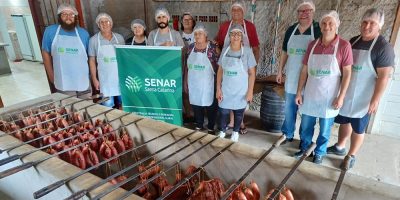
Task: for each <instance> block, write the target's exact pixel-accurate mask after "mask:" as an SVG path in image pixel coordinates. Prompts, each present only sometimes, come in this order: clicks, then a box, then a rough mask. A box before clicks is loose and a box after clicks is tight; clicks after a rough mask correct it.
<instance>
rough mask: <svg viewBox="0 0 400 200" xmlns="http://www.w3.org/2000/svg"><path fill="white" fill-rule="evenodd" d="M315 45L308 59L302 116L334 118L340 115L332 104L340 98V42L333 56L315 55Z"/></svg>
mask: <svg viewBox="0 0 400 200" xmlns="http://www.w3.org/2000/svg"><path fill="white" fill-rule="evenodd" d="M319 41H320V40H319V39H318V41H317V42H316V43H315V45H314V46H313V48H312V49H311V52H310V57H309V59H308V78H307V83H306V87H305V89H304V100H303V105H301V106H300V108H299V111H300V113H301V114H306V115H309V116H312V117H318V118H332V117H335V116H337V115H338V113H339V109H337V110H335V109H334V108H333V106H332V102H333V101H334V99H335V98H336V97H337V96H338V92H339V87H340V76H341V73H340V68H339V64H338V61H337V59H336V53H337V49H338V45H339V41H338V42H337V43H336V44H335V50H334V53H333V54H313V52H314V49H315V46H317V44H318V42H319Z"/></svg>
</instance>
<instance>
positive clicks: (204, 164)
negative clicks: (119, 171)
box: [121, 142, 234, 200]
mask: <svg viewBox="0 0 400 200" xmlns="http://www.w3.org/2000/svg"><path fill="white" fill-rule="evenodd" d="M232 144H234V142H232V143H230V144H229V145H228V146H226V147H224V148H223V149H222V150H221V151H219V152H218V153H216V154H215V155H214V156H213V157H211V158H210V159H208V160H207V161H206V162H205V163H203V164H202V165H201V166H200V167H199V168H197V169H196V171H194V172H193V173H192V174H190V175H188V176H187V177H185V178H184V179H182V180H181V181H179V182H178V183H177V184H175V185H174V187H172V188H171V189H170V190H168V192H166V193H165V194H162V195H161V196H160V197H158V198H157V200H161V199H164V198H165V197H167V196H168V195H170V194H172V193H173V192H174V191H175V190H176V189H178V188H179V187H180V186H181V185H183V184H184V183H186V182H188V181H189V180H190V179H191V178H192V177H193V176H195V175H196V174H197V173H199V172H200V170H202V169H203V168H204V167H205V166H207V165H208V164H209V163H210V162H212V161H213V160H214V159H215V158H217V157H218V156H219V155H221V154H222V153H223V152H224V151H226V150H227V149H228V148H229V147H231V146H232ZM152 178H153V177H152ZM152 178H150V179H152ZM150 179H149V180H148V181H153V180H154V179H153V180H150ZM129 192H130V191H129ZM126 197H127V196H124V197H123V198H121V199H125V198H126Z"/></svg>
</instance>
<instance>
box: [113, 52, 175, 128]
mask: <svg viewBox="0 0 400 200" xmlns="http://www.w3.org/2000/svg"><path fill="white" fill-rule="evenodd" d="M116 53H117V62H118V74H119V83H120V87H121V95H122V104H123V109H124V111H127V112H133V113H135V114H138V115H141V116H144V117H149V118H152V119H155V120H160V121H164V122H167V123H171V124H175V125H178V126H182V62H181V55H182V54H181V48H180V47H148V46H123V45H119V46H116Z"/></svg>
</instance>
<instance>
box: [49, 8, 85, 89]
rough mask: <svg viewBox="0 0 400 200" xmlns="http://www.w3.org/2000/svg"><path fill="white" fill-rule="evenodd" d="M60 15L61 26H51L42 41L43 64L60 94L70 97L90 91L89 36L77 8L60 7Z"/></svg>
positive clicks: (58, 10)
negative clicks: (82, 24) (82, 25)
mask: <svg viewBox="0 0 400 200" xmlns="http://www.w3.org/2000/svg"><path fill="white" fill-rule="evenodd" d="M57 16H58V23H59V24H54V25H51V26H49V27H47V28H46V30H45V31H44V34H43V40H42V56H43V64H44V67H45V69H46V73H47V76H48V79H49V82H50V83H53V84H54V86H55V88H56V90H57V92H60V93H64V94H68V95H72V94H76V93H77V92H80V91H90V84H89V82H90V81H89V65H88V57H87V53H86V52H87V47H88V44H89V33H88V32H87V31H86V30H85V29H83V28H81V27H79V26H78V11H77V10H76V9H75V7H73V6H71V5H68V4H60V6H59V7H58V9H57ZM89 95H90V94H89ZM87 96H88V95H87Z"/></svg>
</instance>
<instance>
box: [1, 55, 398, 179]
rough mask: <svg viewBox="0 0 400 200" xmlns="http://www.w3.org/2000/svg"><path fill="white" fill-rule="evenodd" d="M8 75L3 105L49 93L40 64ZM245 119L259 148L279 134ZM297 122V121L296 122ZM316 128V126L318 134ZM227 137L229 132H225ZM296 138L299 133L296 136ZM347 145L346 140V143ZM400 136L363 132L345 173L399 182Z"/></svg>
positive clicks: (334, 162)
mask: <svg viewBox="0 0 400 200" xmlns="http://www.w3.org/2000/svg"><path fill="white" fill-rule="evenodd" d="M10 64H11V68H12V74H11V75H2V76H0V95H1V97H2V99H3V102H4V105H5V106H10V105H13V104H16V103H19V102H22V101H27V100H30V99H34V98H37V97H40V96H44V95H48V94H50V91H49V88H48V84H47V79H46V74H45V71H44V68H43V64H41V63H37V62H29V61H22V62H18V63H10ZM245 123H246V125H247V126H248V128H249V133H247V134H246V135H241V136H240V138H239V142H243V143H247V144H250V145H252V146H256V147H260V148H265V149H267V148H269V147H270V146H271V145H272V143H273V142H274V141H275V140H276V139H277V136H279V135H280V134H275V133H268V132H266V131H263V130H262V129H263V128H262V125H261V124H260V123H261V122H260V120H259V113H257V112H255V111H248V112H247V116H246V118H245ZM297 125H298V124H297ZM337 130H338V126H337V125H335V126H334V128H333V129H332V136H331V140H330V145H332V144H334V143H335V142H336V140H337ZM317 131H318V128H316V134H315V136H316V135H317ZM227 137H228V136H227ZM295 137H296V138H297V139H298V133H296V136H295ZM348 145H349V144H348ZM399 146H400V140H399V139H396V138H391V137H387V136H381V135H369V134H368V135H366V137H365V143H364V145H363V147H362V148H361V150H360V152H359V155H358V156H357V161H356V164H355V167H354V168H353V169H351V170H350V171H349V172H348V173H351V174H354V175H360V176H363V177H367V178H370V179H373V180H377V181H381V182H385V183H389V184H392V185H396V186H400V148H399ZM297 147H298V140H296V141H295V142H292V143H290V144H286V145H284V146H281V147H279V148H278V152H279V153H281V154H282V156H292V155H293V153H294V152H296V151H297ZM341 160H342V157H339V156H332V155H328V156H327V158H325V159H324V161H323V164H322V165H323V166H325V167H329V168H335V169H336V168H337V167H338V166H339V164H340V162H341Z"/></svg>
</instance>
